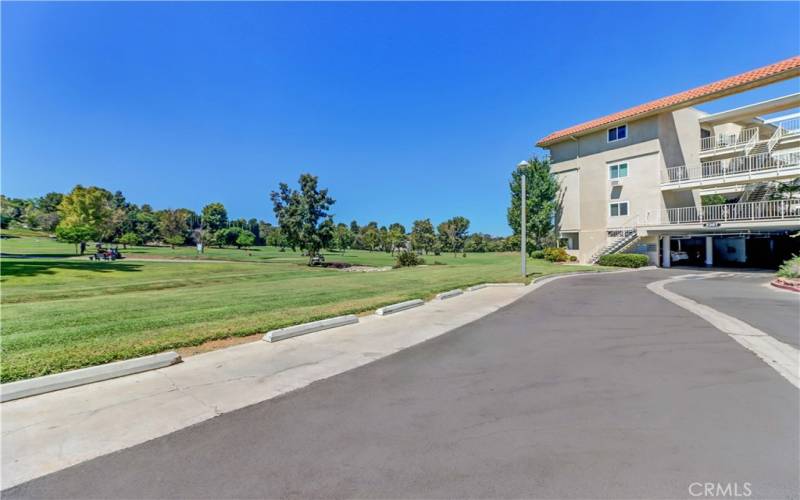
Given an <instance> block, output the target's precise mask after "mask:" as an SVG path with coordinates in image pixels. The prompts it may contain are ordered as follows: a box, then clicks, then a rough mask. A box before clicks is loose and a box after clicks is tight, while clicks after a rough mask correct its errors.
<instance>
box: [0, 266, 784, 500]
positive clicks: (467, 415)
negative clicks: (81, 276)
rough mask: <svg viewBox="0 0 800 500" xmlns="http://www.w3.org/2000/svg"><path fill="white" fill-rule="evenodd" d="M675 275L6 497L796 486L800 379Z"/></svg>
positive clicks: (362, 373)
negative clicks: (671, 297)
mask: <svg viewBox="0 0 800 500" xmlns="http://www.w3.org/2000/svg"><path fill="white" fill-rule="evenodd" d="M674 274H676V273H672V274H671V275H674ZM668 275H670V274H669V273H668V272H666V271H643V272H636V273H623V274H612V275H592V276H579V277H573V278H567V279H562V280H559V281H556V282H553V283H551V284H549V285H547V286H545V287H542V288H540V289H538V290H536V291H535V292H533V293H530V294H528V295H527V296H525V297H524V298H523V299H521V300H519V301H517V302H515V303H513V304H512V305H510V306H508V307H506V308H505V309H502V310H500V311H498V312H497V313H495V314H492V315H490V316H487V317H485V318H484V319H482V320H479V321H477V322H475V323H472V324H469V325H467V326H465V327H462V328H460V329H457V330H454V331H452V332H450V333H448V334H445V335H442V336H440V337H437V338H435V339H432V340H430V341H428V342H425V343H423V344H419V345H417V346H415V347H412V348H409V349H406V350H404V351H401V352H399V353H397V354H395V355H392V356H389V357H387V358H384V359H382V360H379V361H376V362H374V363H372V364H369V365H366V366H363V367H361V368H357V369H355V370H352V371H349V372H346V373H343V374H341V375H338V376H335V377H332V378H329V379H326V380H322V381H319V382H316V383H314V384H312V385H310V386H308V387H306V388H305V389H302V390H299V391H296V392H293V393H290V394H287V395H285V396H283V397H279V398H277V399H273V400H270V401H266V402H264V403H260V404H257V405H254V406H251V407H248V408H245V409H242V410H239V411H235V412H232V413H228V414H225V415H222V416H220V417H218V418H215V419H212V420H209V421H206V422H203V423H200V424H198V425H195V426H193V427H189V428H186V429H183V430H181V431H178V432H175V433H173V434H170V435H167V436H165V437H163V438H159V439H155V440H153V441H150V442H147V443H144V444H142V445H139V446H135V447H133V448H129V449H127V450H123V451H120V452H117V453H114V454H111V455H108V456H105V457H100V458H98V459H95V460H91V461H89V462H85V463H83V464H80V465H77V466H75V467H72V468H69V469H65V470H63V471H60V472H57V473H55V474H52V475H50V476H46V477H43V478H40V479H37V480H34V481H32V482H29V483H25V484H22V485H19V486H17V487H15V488H13V489H11V490H7V491H4V492H3V498H8V499H11V498H26V497H27V498H31V497H35V498H42V497H44V498H78V497H80V498H179V497H180V498H285V497H290V498H341V497H361V498H401V497H402V498H423V497H424V498H445V497H447V498H464V497H473V498H475V497H482V498H490V497H491V498H498V497H505V498H509V497H515V498H523V497H524V498H531V497H539V498H544V497H547V498H566V497H571V498H576V497H581V498H600V497H614V498H684V497H689V496H690V493H691V491H694V492H696V491H698V490H697V486H692V485H693V484H698V483H713V484H720V485H722V487H726V485H730V486H728V487H729V488H733V487H736V488H738V491H743V490H744V489H745V487H746V488H747V489H749V490H750V491H752V496H753V497H757V498H765V497H766V498H787V497H789V498H792V497H797V492H798V491H800V490H799V485H798V473H797V471H798V470H800V463H798V460H799V459H798V451H799V448H798V426H797V423H798V418H799V417H800V415H799V414H798V413H799V410H798V408H799V407H800V405H799V404H798V402H799V399H798V391H797V390H796V389H795V388H794V387H793V386H792V385H791V384H790V383H789V382H787V381H786V380H785V379H784V378H782V377H781V376H780V375H779V374H778V373H776V372H775V371H773V369H772V368H770V367H769V366H767V365H766V364H765V363H763V362H762V361H761V360H759V359H758V358H757V357H756V356H754V355H753V354H751V353H750V352H748V351H746V350H745V349H744V348H742V347H741V346H740V345H739V344H737V343H736V342H735V341H733V340H731V339H730V338H729V337H728V336H727V335H725V334H723V333H721V332H719V331H718V330H716V329H715V328H713V327H712V326H711V325H710V324H708V323H706V322H705V321H703V320H701V319H699V318H697V317H696V316H694V315H692V314H691V313H689V312H687V311H685V310H683V309H681V308H679V307H677V306H674V305H672V304H671V303H670V302H667V301H666V300H663V299H661V298H660V297H658V296H656V295H655V294H653V293H651V292H649V291H648V290H647V289H646V288H645V285H646V284H647V283H648V282H651V281H654V280H657V279H663V278H664V277H666V276H668ZM454 300H455V299H454ZM131 418H132V422H131V425H137V423H136V420H135V416H132V417H131ZM692 487H693V488H694V490H691V491H690V488H692ZM730 491H733V490H730Z"/></svg>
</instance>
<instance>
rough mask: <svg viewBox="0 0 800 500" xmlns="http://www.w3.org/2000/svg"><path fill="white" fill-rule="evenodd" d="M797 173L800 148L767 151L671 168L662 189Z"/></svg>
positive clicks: (663, 172)
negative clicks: (787, 150)
mask: <svg viewBox="0 0 800 500" xmlns="http://www.w3.org/2000/svg"><path fill="white" fill-rule="evenodd" d="M795 175H800V151H791V152H787V153H771V152H765V153H759V154H755V155H747V156H738V157H735V158H729V159H725V160H714V161H706V162H702V163H700V164H699V165H689V166H680V167H670V168H667V169H665V170H664V171H662V173H661V190H662V191H665V190H670V189H688V188H696V187H701V186H709V185H724V184H736V183H740V182H748V181H755V180H775V179H779V178H783V177H791V176H795Z"/></svg>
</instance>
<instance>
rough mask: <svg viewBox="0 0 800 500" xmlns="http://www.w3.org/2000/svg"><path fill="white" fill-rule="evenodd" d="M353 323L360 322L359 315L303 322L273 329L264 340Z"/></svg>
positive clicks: (274, 339) (275, 339)
mask: <svg viewBox="0 0 800 500" xmlns="http://www.w3.org/2000/svg"><path fill="white" fill-rule="evenodd" d="M353 323H358V317H356V316H354V315H352V314H350V315H347V316H337V317H335V318H328V319H323V320H320V321H312V322H311V323H303V324H302V325H294V326H287V327H286V328H280V329H278V330H271V331H269V332H267V334H266V335H264V339H263V340H264V341H266V342H277V341H279V340H284V339H288V338H291V337H297V336H298V335H305V334H307V333H312V332H318V331H320V330H327V329H329V328H336V327H337V326H344V325H352V324H353Z"/></svg>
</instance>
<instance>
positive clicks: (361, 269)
mask: <svg viewBox="0 0 800 500" xmlns="http://www.w3.org/2000/svg"><path fill="white" fill-rule="evenodd" d="M339 270H340V271H344V272H349V273H374V272H380V271H391V270H392V267H391V266H384V267H372V266H350V267H346V268H344V269H339Z"/></svg>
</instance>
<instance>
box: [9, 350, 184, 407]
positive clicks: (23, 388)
mask: <svg viewBox="0 0 800 500" xmlns="http://www.w3.org/2000/svg"><path fill="white" fill-rule="evenodd" d="M180 361H181V357H180V356H179V355H178V353H177V352H175V351H170V352H162V353H160V354H153V355H151V356H144V357H141V358H135V359H126V360H125V361H116V362H114V363H108V364H105V365H98V366H90V367H88V368H81V369H79V370H72V371H68V372H64V373H56V374H53V375H46V376H44V377H37V378H31V379H28V380H20V381H19V382H10V383H8V384H3V385H0V402H6V401H12V400H14V399H20V398H27V397H28V396H36V395H37V394H44V393H46V392H53V391H58V390H60V389H67V388H69V387H76V386H79V385H85V384H91V383H92V382H100V381H101V380H108V379H111V378H117V377H124V376H125V375H132V374H134V373H140V372H145V371H148V370H155V369H157V368H164V367H165V366H170V365H174V364H175V363H180Z"/></svg>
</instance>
